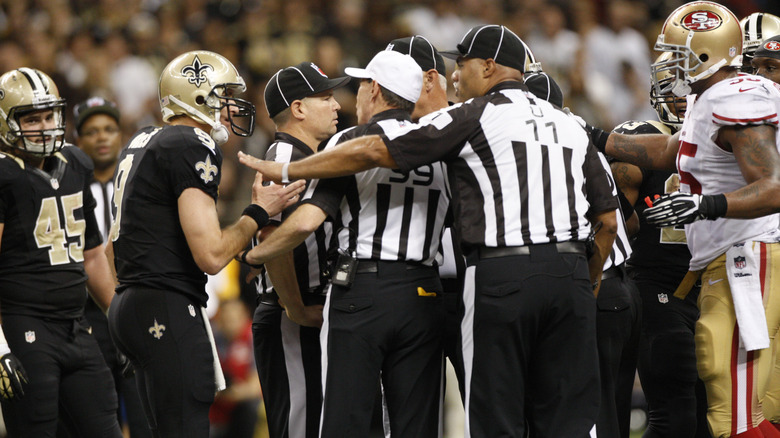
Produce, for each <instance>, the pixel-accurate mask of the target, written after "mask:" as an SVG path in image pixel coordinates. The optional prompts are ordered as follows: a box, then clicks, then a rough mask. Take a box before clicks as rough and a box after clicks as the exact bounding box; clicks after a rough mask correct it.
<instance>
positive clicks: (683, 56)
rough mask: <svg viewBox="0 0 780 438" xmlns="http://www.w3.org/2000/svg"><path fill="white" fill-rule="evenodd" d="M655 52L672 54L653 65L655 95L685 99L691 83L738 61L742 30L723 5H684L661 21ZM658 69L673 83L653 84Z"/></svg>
mask: <svg viewBox="0 0 780 438" xmlns="http://www.w3.org/2000/svg"><path fill="white" fill-rule="evenodd" d="M655 50H657V51H659V52H671V54H672V55H671V57H670V58H669V59H668V60H664V61H662V62H660V63H655V64H653V65H652V69H653V73H652V79H653V86H654V87H655V88H656V90H655V92H656V94H657V95H664V94H669V92H672V93H674V94H675V95H676V96H685V95H687V94H690V93H691V87H690V85H691V84H693V83H695V82H697V81H700V80H702V79H706V78H708V77H710V76H712V75H713V74H715V73H716V72H717V71H718V70H720V69H721V68H722V67H725V66H728V65H735V64H737V63H739V62H740V60H741V58H740V55H741V54H742V28H741V27H740V25H739V21H738V20H737V17H736V16H734V14H733V13H732V12H731V11H730V10H728V9H727V8H726V7H724V6H722V5H719V4H717V3H713V2H709V1H695V2H690V3H686V4H684V5H682V6H680V7H679V8H677V9H675V10H674V12H672V13H671V15H669V17H668V18H667V19H666V21H665V22H664V26H663V28H662V30H661V34H660V35H658V40H657V41H656V43H655ZM660 70H668V71H669V72H670V73H671V74H672V75H673V76H674V77H675V80H674V81H672V82H671V83H670V84H668V85H667V86H666V87H661V85H660V84H659V83H658V82H657V81H656V78H657V77H658V76H659V73H660V72H659V71H660Z"/></svg>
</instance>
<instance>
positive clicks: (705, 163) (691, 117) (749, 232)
mask: <svg viewBox="0 0 780 438" xmlns="http://www.w3.org/2000/svg"><path fill="white" fill-rule="evenodd" d="M779 87H780V86H778V85H777V84H775V83H774V82H772V81H770V80H767V79H764V78H762V77H759V76H753V75H740V76H738V77H735V78H730V79H725V80H723V81H721V82H718V83H717V84H715V85H713V86H712V87H711V88H709V89H708V90H707V91H705V92H704V93H702V94H701V95H699V96H698V98H696V96H689V97H688V111H687V112H686V115H685V122H684V123H683V126H682V129H681V132H680V149H679V151H678V153H677V169H678V173H679V174H680V191H682V192H686V193H697V194H705V195H714V194H719V193H728V192H732V191H734V190H737V189H739V188H741V187H744V186H746V185H747V184H748V183H747V182H746V181H745V178H744V177H743V176H742V172H741V171H740V169H739V165H738V164H737V160H736V159H735V157H734V154H733V153H732V152H728V151H725V150H723V149H721V148H720V147H719V146H718V145H717V144H716V139H717V138H718V131H719V130H720V129H721V128H723V127H727V126H746V125H762V124H767V125H770V126H774V127H775V128H777V124H778V116H777V114H778V111H780V89H779ZM776 144H777V146H778V147H780V136H777V137H776ZM779 221H780V214H773V215H769V216H764V217H760V218H756V219H728V218H719V219H716V220H714V221H709V220H707V221H698V222H694V223H692V224H689V225H686V226H685V231H686V236H687V238H688V248H689V249H690V250H691V255H692V258H691V263H690V268H691V269H692V270H699V269H702V268H704V267H705V266H707V264H709V263H710V262H711V261H712V260H714V259H715V258H716V257H717V256H719V255H721V254H723V253H724V252H725V251H726V249H728V248H729V247H730V246H731V245H732V244H734V243H739V242H743V241H745V240H749V239H750V240H755V241H762V242H776V241H777V240H778V225H779V224H780V222H779Z"/></svg>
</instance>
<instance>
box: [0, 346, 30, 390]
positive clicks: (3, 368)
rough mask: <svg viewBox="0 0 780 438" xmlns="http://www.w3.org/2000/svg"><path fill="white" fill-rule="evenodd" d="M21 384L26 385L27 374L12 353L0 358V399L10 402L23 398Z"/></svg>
mask: <svg viewBox="0 0 780 438" xmlns="http://www.w3.org/2000/svg"><path fill="white" fill-rule="evenodd" d="M22 384H27V373H26V372H25V371H24V367H23V366H22V364H21V362H19V359H17V358H16V356H14V355H13V353H7V354H5V355H3V357H0V397H2V398H3V400H6V401H12V400H16V399H19V398H22V397H23V396H24V388H23V387H22Z"/></svg>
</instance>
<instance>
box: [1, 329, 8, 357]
mask: <svg viewBox="0 0 780 438" xmlns="http://www.w3.org/2000/svg"><path fill="white" fill-rule="evenodd" d="M10 352H11V348H10V347H9V346H8V341H6V340H5V334H3V327H0V357H3V356H5V355H6V354H8V353H10Z"/></svg>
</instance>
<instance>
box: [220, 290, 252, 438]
mask: <svg viewBox="0 0 780 438" xmlns="http://www.w3.org/2000/svg"><path fill="white" fill-rule="evenodd" d="M214 322H215V325H214V338H215V341H216V343H217V352H218V353H219V361H220V363H221V364H222V370H223V372H224V373H225V382H226V383H227V389H225V390H224V391H222V392H220V393H218V394H217V396H216V398H215V399H214V404H213V405H212V406H211V411H210V412H209V419H210V421H211V433H210V435H209V436H210V437H211V438H252V437H253V436H254V432H255V427H256V426H257V421H258V408H259V407H260V400H261V399H262V391H261V389H260V380H259V379H258V378H257V373H256V372H255V361H254V354H252V352H253V347H252V320H251V319H250V317H249V309H247V307H246V305H245V304H244V303H243V302H242V301H241V300H239V299H230V300H227V301H223V302H222V303H220V305H219V311H218V312H217V316H216V318H215V320H214Z"/></svg>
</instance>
